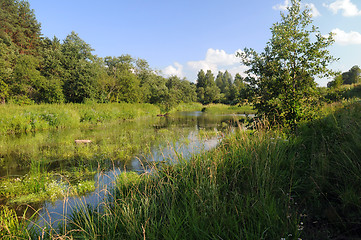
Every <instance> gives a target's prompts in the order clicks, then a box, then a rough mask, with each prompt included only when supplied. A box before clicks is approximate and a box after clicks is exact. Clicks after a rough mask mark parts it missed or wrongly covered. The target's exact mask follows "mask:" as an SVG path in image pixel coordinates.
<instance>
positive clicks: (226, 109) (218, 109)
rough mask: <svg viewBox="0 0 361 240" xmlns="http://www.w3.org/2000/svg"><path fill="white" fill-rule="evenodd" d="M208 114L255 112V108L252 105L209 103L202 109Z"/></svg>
mask: <svg viewBox="0 0 361 240" xmlns="http://www.w3.org/2000/svg"><path fill="white" fill-rule="evenodd" d="M202 111H204V112H206V113H210V114H255V113H256V110H255V109H253V106H252V105H242V106H238V105H237V106H230V105H225V104H209V105H206V106H204V108H203V110H202Z"/></svg>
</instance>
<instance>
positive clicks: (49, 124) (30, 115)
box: [0, 103, 160, 134]
mask: <svg viewBox="0 0 361 240" xmlns="http://www.w3.org/2000/svg"><path fill="white" fill-rule="evenodd" d="M159 112H160V110H159V108H158V107H157V106H155V105H151V104H128V103H114V104H110V103H108V104H41V105H30V106H18V105H1V106H0V115H1V119H0V134H7V133H24V132H31V131H38V130H44V129H58V128H70V127H72V128H74V127H79V126H88V125H89V124H97V123H102V122H107V121H110V120H117V119H134V118H138V117H142V116H155V115H157V114H158V113H159Z"/></svg>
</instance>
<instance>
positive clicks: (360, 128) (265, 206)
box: [32, 100, 361, 239]
mask: <svg viewBox="0 0 361 240" xmlns="http://www.w3.org/2000/svg"><path fill="white" fill-rule="evenodd" d="M324 113H327V114H326V115H324V116H323V117H319V118H318V119H316V120H314V121H311V122H308V123H305V124H304V125H303V126H300V127H299V128H298V130H297V135H286V134H285V133H283V132H282V131H281V130H278V131H277V130H273V131H270V130H264V129H257V130H255V131H243V130H241V131H240V132H238V133H236V134H234V135H232V136H230V137H227V138H226V139H224V140H223V142H222V144H221V145H220V146H219V147H218V148H217V149H215V150H212V151H210V152H207V153H203V154H199V155H196V156H194V157H192V158H191V159H180V161H179V163H178V164H175V165H167V164H163V165H158V167H157V168H156V169H155V170H154V172H153V173H152V174H142V175H137V174H136V173H125V174H122V175H120V177H119V178H118V180H117V187H116V189H115V190H114V191H111V192H110V194H111V197H110V198H109V200H108V201H105V202H103V203H102V204H101V207H102V210H101V211H99V209H98V208H92V207H85V208H82V207H81V208H79V209H78V210H77V211H75V212H74V213H73V215H72V217H71V218H70V219H68V224H67V226H66V227H63V228H62V229H60V230H56V229H51V233H49V235H48V236H49V238H54V237H62V238H74V239H298V238H302V239H355V238H357V237H358V236H360V232H361V220H360V219H361V202H360V192H361V162H360V156H361V121H360V119H361V103H360V102H359V101H357V100H353V101H348V102H345V103H343V104H338V105H337V106H332V107H329V108H328V109H326V110H324ZM85 205H86V203H84V206H85ZM32 237H33V238H36V237H35V236H33V235H32Z"/></svg>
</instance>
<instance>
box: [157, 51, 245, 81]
mask: <svg viewBox="0 0 361 240" xmlns="http://www.w3.org/2000/svg"><path fill="white" fill-rule="evenodd" d="M237 52H241V50H237V51H235V52H234V53H227V52H226V51H224V50H219V49H213V48H209V49H208V50H207V53H206V55H205V58H204V59H203V60H198V61H189V62H187V63H186V64H185V65H184V66H183V65H181V64H179V63H174V64H173V65H170V66H168V67H166V68H165V69H163V71H162V72H163V73H164V74H165V75H167V76H171V75H177V76H178V77H181V78H182V77H186V78H187V79H188V80H190V81H195V80H196V79H197V74H198V72H199V71H200V70H201V69H203V70H204V71H207V70H211V71H212V73H213V74H214V75H217V73H218V71H221V72H225V71H226V70H228V72H229V73H231V74H232V76H233V77H234V76H235V75H236V74H237V73H240V74H241V75H244V72H245V71H246V70H247V67H246V66H244V65H242V64H241V59H240V58H238V57H236V53H237Z"/></svg>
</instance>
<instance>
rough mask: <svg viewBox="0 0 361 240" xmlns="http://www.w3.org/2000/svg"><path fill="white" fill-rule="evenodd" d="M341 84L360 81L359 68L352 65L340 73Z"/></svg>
mask: <svg viewBox="0 0 361 240" xmlns="http://www.w3.org/2000/svg"><path fill="white" fill-rule="evenodd" d="M342 80H343V84H355V83H360V82H361V69H360V67H359V66H357V65H355V66H353V67H352V68H351V69H350V70H349V71H347V72H344V73H342Z"/></svg>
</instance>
